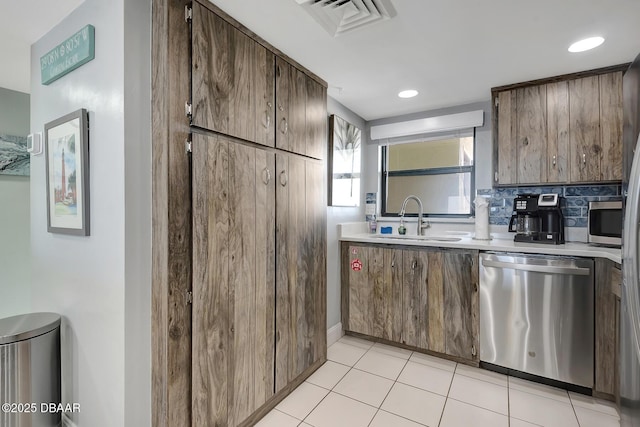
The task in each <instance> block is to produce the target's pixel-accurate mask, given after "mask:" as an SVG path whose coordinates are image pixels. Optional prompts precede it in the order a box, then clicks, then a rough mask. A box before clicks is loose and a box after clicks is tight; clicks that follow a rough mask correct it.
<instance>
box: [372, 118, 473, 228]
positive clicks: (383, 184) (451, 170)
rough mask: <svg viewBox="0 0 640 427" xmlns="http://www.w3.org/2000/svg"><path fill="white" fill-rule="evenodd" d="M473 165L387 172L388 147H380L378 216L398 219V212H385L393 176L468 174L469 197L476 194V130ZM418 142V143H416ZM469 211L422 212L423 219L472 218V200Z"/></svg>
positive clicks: (408, 215)
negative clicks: (379, 201) (455, 212)
mask: <svg viewBox="0 0 640 427" xmlns="http://www.w3.org/2000/svg"><path fill="white" fill-rule="evenodd" d="M472 136H473V164H472V165H470V166H450V167H440V168H428V169H411V170H402V171H391V172H390V171H388V170H387V156H388V153H387V150H388V149H389V145H384V146H382V147H381V152H382V154H381V156H380V157H381V160H382V165H381V169H380V170H381V173H380V192H381V204H380V216H382V217H390V218H394V217H396V218H397V217H398V216H399V215H400V213H399V212H389V211H388V210H387V181H388V179H389V177H390V176H391V177H394V176H429V175H448V174H458V173H470V174H471V177H470V182H469V197H472V196H473V195H475V192H476V128H475V127H474V128H473V134H472ZM452 137H453V138H460V137H459V136H453V135H452V136H447V135H443V136H442V138H439V139H448V138H452ZM416 142H420V141H416ZM424 142H426V141H424ZM469 202H470V203H469V206H470V210H469V213H468V214H467V213H463V214H450V213H447V214H436V213H428V212H424V213H423V216H424V217H430V218H473V217H474V216H475V206H474V203H473V200H470V201H469ZM404 216H405V217H414V218H415V217H417V216H418V214H417V213H406V214H405V215H404Z"/></svg>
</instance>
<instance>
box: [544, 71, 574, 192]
mask: <svg viewBox="0 0 640 427" xmlns="http://www.w3.org/2000/svg"><path fill="white" fill-rule="evenodd" d="M546 90H547V159H546V160H547V165H548V166H547V182H553V183H555V182H558V183H565V182H567V181H568V180H569V83H568V82H557V83H549V84H547V85H546Z"/></svg>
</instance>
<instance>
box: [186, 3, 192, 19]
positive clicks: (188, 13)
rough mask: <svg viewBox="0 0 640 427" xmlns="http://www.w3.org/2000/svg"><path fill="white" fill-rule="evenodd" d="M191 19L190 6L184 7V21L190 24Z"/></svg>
mask: <svg viewBox="0 0 640 427" xmlns="http://www.w3.org/2000/svg"><path fill="white" fill-rule="evenodd" d="M192 19H193V9H192V8H191V6H189V5H187V6H185V7H184V20H185V22H191V20H192Z"/></svg>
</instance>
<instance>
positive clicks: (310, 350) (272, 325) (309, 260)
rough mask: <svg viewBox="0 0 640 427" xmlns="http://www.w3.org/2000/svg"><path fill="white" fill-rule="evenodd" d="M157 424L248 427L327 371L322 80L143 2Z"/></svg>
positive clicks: (266, 51)
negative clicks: (149, 47)
mask: <svg viewBox="0 0 640 427" xmlns="http://www.w3.org/2000/svg"><path fill="white" fill-rule="evenodd" d="M152 37H153V43H152V44H153V53H152V55H153V70H152V71H153V89H152V94H153V99H152V108H153V129H152V131H153V141H154V146H153V158H154V169H153V178H154V192H153V219H154V222H153V254H154V259H153V269H154V277H153V295H152V297H153V319H152V322H153V330H152V332H153V337H152V339H153V343H152V345H153V348H154V354H153V373H152V374H153V407H154V413H153V425H154V426H167V427H168V426H171V427H174V426H193V427H200V426H207V427H208V426H229V427H232V426H245V425H253V424H254V423H255V421H256V420H257V419H259V418H260V417H261V416H263V415H264V414H266V413H267V412H268V411H269V410H270V409H271V408H273V407H274V406H275V405H276V404H277V403H278V402H279V401H280V400H282V399H283V398H284V397H285V396H286V395H287V394H288V393H290V392H291V391H292V390H293V389H294V388H295V387H296V386H297V385H298V384H300V383H301V382H302V381H304V379H305V378H307V377H308V376H309V375H310V374H311V373H312V372H313V371H314V370H315V369H317V368H318V367H319V366H320V365H321V364H322V363H324V361H325V360H326V185H325V182H326V166H325V163H324V158H325V155H326V151H327V100H326V96H327V95H326V83H325V82H324V81H323V80H321V79H320V78H318V77H317V76H315V75H314V74H313V73H311V72H309V71H308V70H306V69H304V68H303V67H301V66H300V65H299V64H297V63H296V62H295V61H293V60H291V59H290V58H287V57H286V56H285V55H283V54H282V53H281V52H280V51H278V50H277V49H276V48H274V47H273V46H271V45H270V44H268V43H267V42H265V41H264V40H262V39H260V38H259V37H257V36H256V35H255V34H253V33H252V32H251V31H250V30H248V29H247V28H245V27H243V26H242V25H241V24H239V23H238V22H237V21H235V20H234V19H233V18H231V17H229V16H228V15H226V14H225V13H224V12H223V11H221V10H220V9H218V8H217V7H216V6H215V5H213V4H211V3H209V2H208V1H206V0H198V1H192V2H186V1H182V0H153V36H152Z"/></svg>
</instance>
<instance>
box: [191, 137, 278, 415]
mask: <svg viewBox="0 0 640 427" xmlns="http://www.w3.org/2000/svg"><path fill="white" fill-rule="evenodd" d="M274 166H275V165H274V155H273V154H271V153H266V152H263V151H261V150H258V149H256V148H252V147H248V146H244V145H240V144H234V143H231V142H229V141H228V140H226V139H225V138H223V137H220V136H202V135H197V134H196V135H194V138H193V185H194V188H197V189H198V191H196V192H194V196H195V197H194V210H193V215H194V216H193V227H194V228H193V230H194V243H193V265H194V273H195V274H194V283H193V313H194V315H193V354H194V363H193V380H192V381H193V407H194V421H195V423H194V424H195V425H212V424H213V425H238V424H240V423H241V422H242V421H243V420H245V419H246V418H247V417H249V416H250V415H251V414H252V413H253V412H254V411H255V410H256V409H257V408H259V407H260V406H261V405H262V404H264V403H265V402H266V401H267V400H268V399H269V398H270V397H271V396H272V395H273V394H274V375H273V372H274V352H273V342H274V334H275V327H274V313H275V272H274V270H273V262H272V260H273V256H274V253H275V242H274V234H273V232H272V231H273V224H274V218H275V203H274V199H273V192H274V185H273V182H272V181H270V180H269V179H267V177H268V176H269V174H270V173H271V172H272V171H273V169H274Z"/></svg>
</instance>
